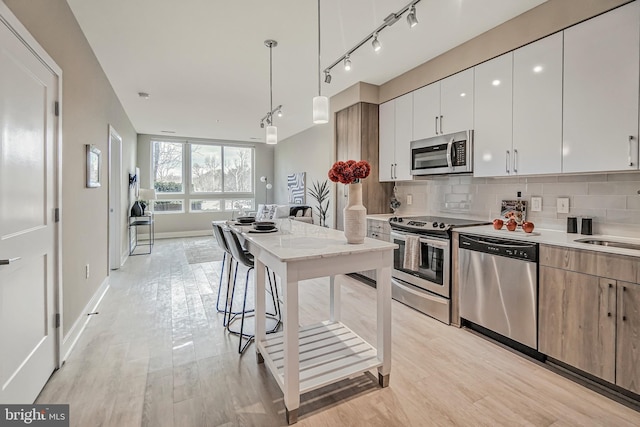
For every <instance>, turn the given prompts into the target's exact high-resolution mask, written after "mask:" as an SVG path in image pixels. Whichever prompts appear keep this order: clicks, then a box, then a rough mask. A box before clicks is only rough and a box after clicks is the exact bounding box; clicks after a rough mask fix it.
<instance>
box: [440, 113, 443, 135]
mask: <svg viewBox="0 0 640 427" xmlns="http://www.w3.org/2000/svg"><path fill="white" fill-rule="evenodd" d="M443 118H444V116H440V133H441V134H442V133H444V132H443V131H442V119H443Z"/></svg>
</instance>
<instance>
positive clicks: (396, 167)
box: [393, 163, 398, 179]
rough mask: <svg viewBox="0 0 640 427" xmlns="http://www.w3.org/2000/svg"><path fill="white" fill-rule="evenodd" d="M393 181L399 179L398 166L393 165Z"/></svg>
mask: <svg viewBox="0 0 640 427" xmlns="http://www.w3.org/2000/svg"><path fill="white" fill-rule="evenodd" d="M393 179H398V164H397V163H394V164H393Z"/></svg>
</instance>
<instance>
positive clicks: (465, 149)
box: [411, 130, 473, 175]
mask: <svg viewBox="0 0 640 427" xmlns="http://www.w3.org/2000/svg"><path fill="white" fill-rule="evenodd" d="M468 172H473V131H472V130H468V131H463V132H456V133H451V134H448V135H438V136H435V137H433V138H426V139H420V140H417V141H411V175H441V174H450V173H468Z"/></svg>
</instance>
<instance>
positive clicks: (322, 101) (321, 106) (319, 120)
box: [313, 0, 331, 124]
mask: <svg viewBox="0 0 640 427" xmlns="http://www.w3.org/2000/svg"><path fill="white" fill-rule="evenodd" d="M327 76H329V81H331V76H330V75H329V74H328V73H327ZM320 78H321V71H320V0H318V96H315V97H313V123H315V124H324V123H328V122H329V98H327V97H326V96H322V87H321V83H320ZM326 80H327V77H326V76H325V81H326ZM327 83H328V82H327Z"/></svg>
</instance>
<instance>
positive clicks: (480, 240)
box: [459, 234, 538, 262]
mask: <svg viewBox="0 0 640 427" xmlns="http://www.w3.org/2000/svg"><path fill="white" fill-rule="evenodd" d="M459 244H460V246H459V247H460V249H466V250H470V251H474V252H484V253H487V254H491V255H496V256H503V257H507V258H515V259H520V260H523V261H529V262H538V244H537V243H532V242H520V241H514V240H506V239H496V238H489V237H479V236H473V237H471V236H465V235H463V234H461V235H460V240H459Z"/></svg>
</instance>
